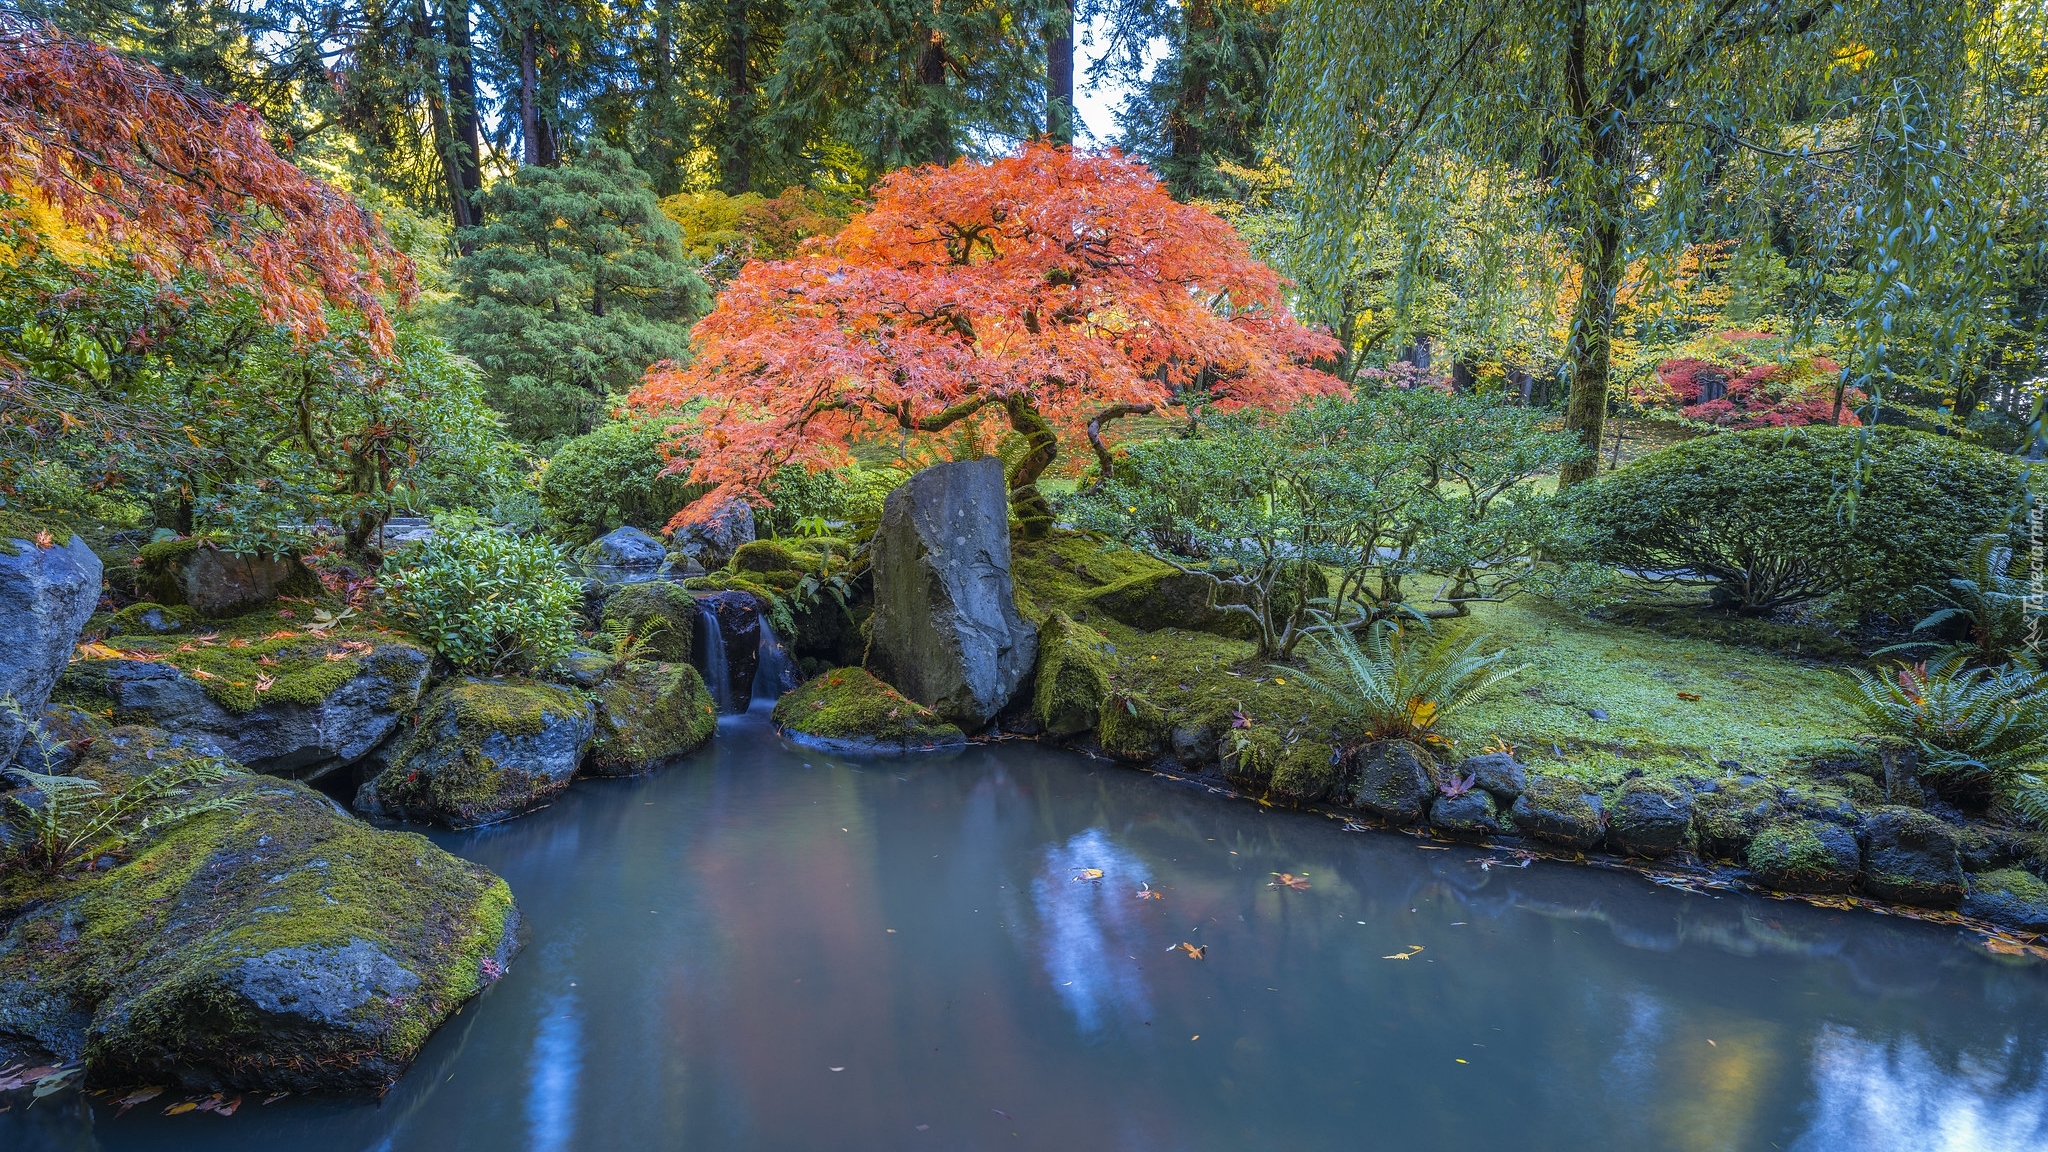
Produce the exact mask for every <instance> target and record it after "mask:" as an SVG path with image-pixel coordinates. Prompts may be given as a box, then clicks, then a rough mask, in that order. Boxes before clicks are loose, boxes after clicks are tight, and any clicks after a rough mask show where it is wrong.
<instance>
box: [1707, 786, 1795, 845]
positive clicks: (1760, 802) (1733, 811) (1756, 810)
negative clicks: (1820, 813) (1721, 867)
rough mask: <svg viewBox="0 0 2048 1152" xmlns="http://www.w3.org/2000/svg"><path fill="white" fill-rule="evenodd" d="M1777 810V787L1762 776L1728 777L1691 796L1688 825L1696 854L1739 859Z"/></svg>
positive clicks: (1776, 814)
mask: <svg viewBox="0 0 2048 1152" xmlns="http://www.w3.org/2000/svg"><path fill="white" fill-rule="evenodd" d="M1778 811H1779V806H1778V790H1777V789H1776V788H1774V787H1772V786H1771V785H1770V784H1769V783H1767V782H1765V781H1762V780H1750V781H1734V780H1730V781H1726V782H1723V783H1721V784H1719V785H1717V786H1716V787H1715V789H1714V791H1712V792H1703V793H1700V794H1699V795H1697V796H1694V797H1693V807H1692V826H1693V834H1694V836H1695V837H1696V838H1697V841H1698V844H1699V850H1700V854H1701V855H1703V856H1717V857H1720V858H1721V859H1724V860H1741V859H1742V858H1743V853H1744V851H1745V850H1746V849H1747V847H1748V845H1749V842H1750V841H1751V840H1752V839H1754V838H1755V837H1756V834H1757V833H1759V832H1761V831H1763V830H1764V828H1765V827H1766V826H1768V825H1769V824H1770V823H1771V822H1772V821H1773V820H1775V819H1777V817H1778Z"/></svg>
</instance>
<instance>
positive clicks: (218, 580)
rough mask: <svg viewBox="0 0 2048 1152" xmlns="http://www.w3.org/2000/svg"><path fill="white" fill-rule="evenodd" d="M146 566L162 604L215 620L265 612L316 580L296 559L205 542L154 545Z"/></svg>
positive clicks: (146, 553)
mask: <svg viewBox="0 0 2048 1152" xmlns="http://www.w3.org/2000/svg"><path fill="white" fill-rule="evenodd" d="M142 563H143V570H144V573H145V574H146V575H147V577H148V581H149V585H150V589H151V591H153V592H154V593H155V596H156V599H157V600H158V602H160V603H163V604H183V605H186V606H187V607H190V608H191V609H193V610H194V611H196V612H198V613H199V614H200V615H201V616H207V617H212V618H215V619H219V618H221V617H225V616H235V615H239V614H241V613H244V612H249V611H253V610H255V609H257V608H261V607H262V606H263V605H265V604H268V603H270V602H271V601H272V600H275V599H277V597H278V595H279V594H280V593H283V592H287V591H290V590H291V589H293V588H295V587H300V586H309V585H311V583H312V581H313V575H312V573H310V572H308V571H307V570H306V568H305V566H304V565H303V564H300V563H299V561H298V558H297V557H294V556H270V555H264V554H261V553H256V554H250V555H243V556H238V555H236V554H234V553H232V552H224V551H222V550H221V549H219V548H216V547H214V546H213V545H212V544H210V543H206V542H203V541H193V540H180V541H174V542H171V543H169V544H152V545H150V546H148V547H146V548H144V549H143V550H142Z"/></svg>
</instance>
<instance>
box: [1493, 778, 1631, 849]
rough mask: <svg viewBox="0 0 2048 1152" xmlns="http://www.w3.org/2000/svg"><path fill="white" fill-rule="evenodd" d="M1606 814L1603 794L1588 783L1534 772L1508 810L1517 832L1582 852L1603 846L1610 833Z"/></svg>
mask: <svg viewBox="0 0 2048 1152" xmlns="http://www.w3.org/2000/svg"><path fill="white" fill-rule="evenodd" d="M1606 815H1607V814H1606V810H1605V808H1604V807H1603V806H1602V805H1601V803H1600V794H1599V793H1598V792H1596V791H1594V790H1593V789H1592V788H1589V787H1587V786H1586V784H1585V783H1584V782H1582V781H1579V780H1574V779H1572V778H1571V777H1569V776H1546V775H1541V774H1538V773H1534V772H1532V773H1530V774H1529V781H1528V785H1527V787H1525V788H1523V789H1522V794H1521V795H1520V796H1519V797H1517V798H1516V799H1515V803H1514V807H1512V808H1510V809H1509V810H1508V818H1509V819H1511V820H1513V821H1514V824H1515V831H1517V832H1520V833H1521V834H1523V835H1524V836H1533V837H1535V838H1536V839H1538V840H1546V841H1549V842H1550V843H1552V844H1556V845H1558V846H1559V847H1563V848H1571V849H1574V850H1576V851H1580V852H1584V851H1588V850H1590V849H1593V848H1597V847H1599V845H1600V841H1601V839H1602V838H1603V837H1604V836H1605V835H1606V834H1607V819H1606Z"/></svg>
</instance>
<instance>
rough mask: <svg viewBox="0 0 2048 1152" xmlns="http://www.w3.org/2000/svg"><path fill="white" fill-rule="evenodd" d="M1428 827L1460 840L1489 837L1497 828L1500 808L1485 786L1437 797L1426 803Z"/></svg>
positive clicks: (1498, 829)
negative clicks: (1427, 807) (1453, 794)
mask: <svg viewBox="0 0 2048 1152" xmlns="http://www.w3.org/2000/svg"><path fill="white" fill-rule="evenodd" d="M1429 826H1430V827H1431V828H1434V829H1436V830H1437V831H1438V832H1440V833H1442V834H1444V835H1446V836H1450V837H1453V838H1456V839H1460V840H1476V839H1479V838H1481V837H1485V836H1491V835H1493V834H1495V833H1497V832H1499V831H1500V807H1499V804H1498V803H1497V802H1496V801H1495V800H1494V798H1493V794H1492V793H1491V792H1488V791H1486V790H1485V789H1484V788H1473V789H1471V790H1469V791H1466V792H1461V793H1459V794H1458V795H1456V796H1438V797H1437V798H1436V799H1435V800H1434V801H1432V802H1431V803H1430V806H1429Z"/></svg>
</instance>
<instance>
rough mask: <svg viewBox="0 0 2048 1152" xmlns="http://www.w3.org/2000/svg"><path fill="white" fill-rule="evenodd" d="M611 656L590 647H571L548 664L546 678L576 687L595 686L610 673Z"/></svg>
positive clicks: (602, 681)
mask: <svg viewBox="0 0 2048 1152" xmlns="http://www.w3.org/2000/svg"><path fill="white" fill-rule="evenodd" d="M611 670H612V658H611V657H610V656H607V655H605V654H604V653H602V652H599V651H597V650H595V649H591V648H571V649H569V652H568V654H567V655H565V656H563V657H562V658H561V659H559V660H557V661H555V662H554V663H553V664H550V665H548V673H547V675H548V679H550V680H553V681H555V682H556V683H558V684H573V685H575V686H576V687H578V688H595V687H597V686H598V685H600V684H602V683H604V678H605V677H606V676H607V675H609V674H610V673H611Z"/></svg>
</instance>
